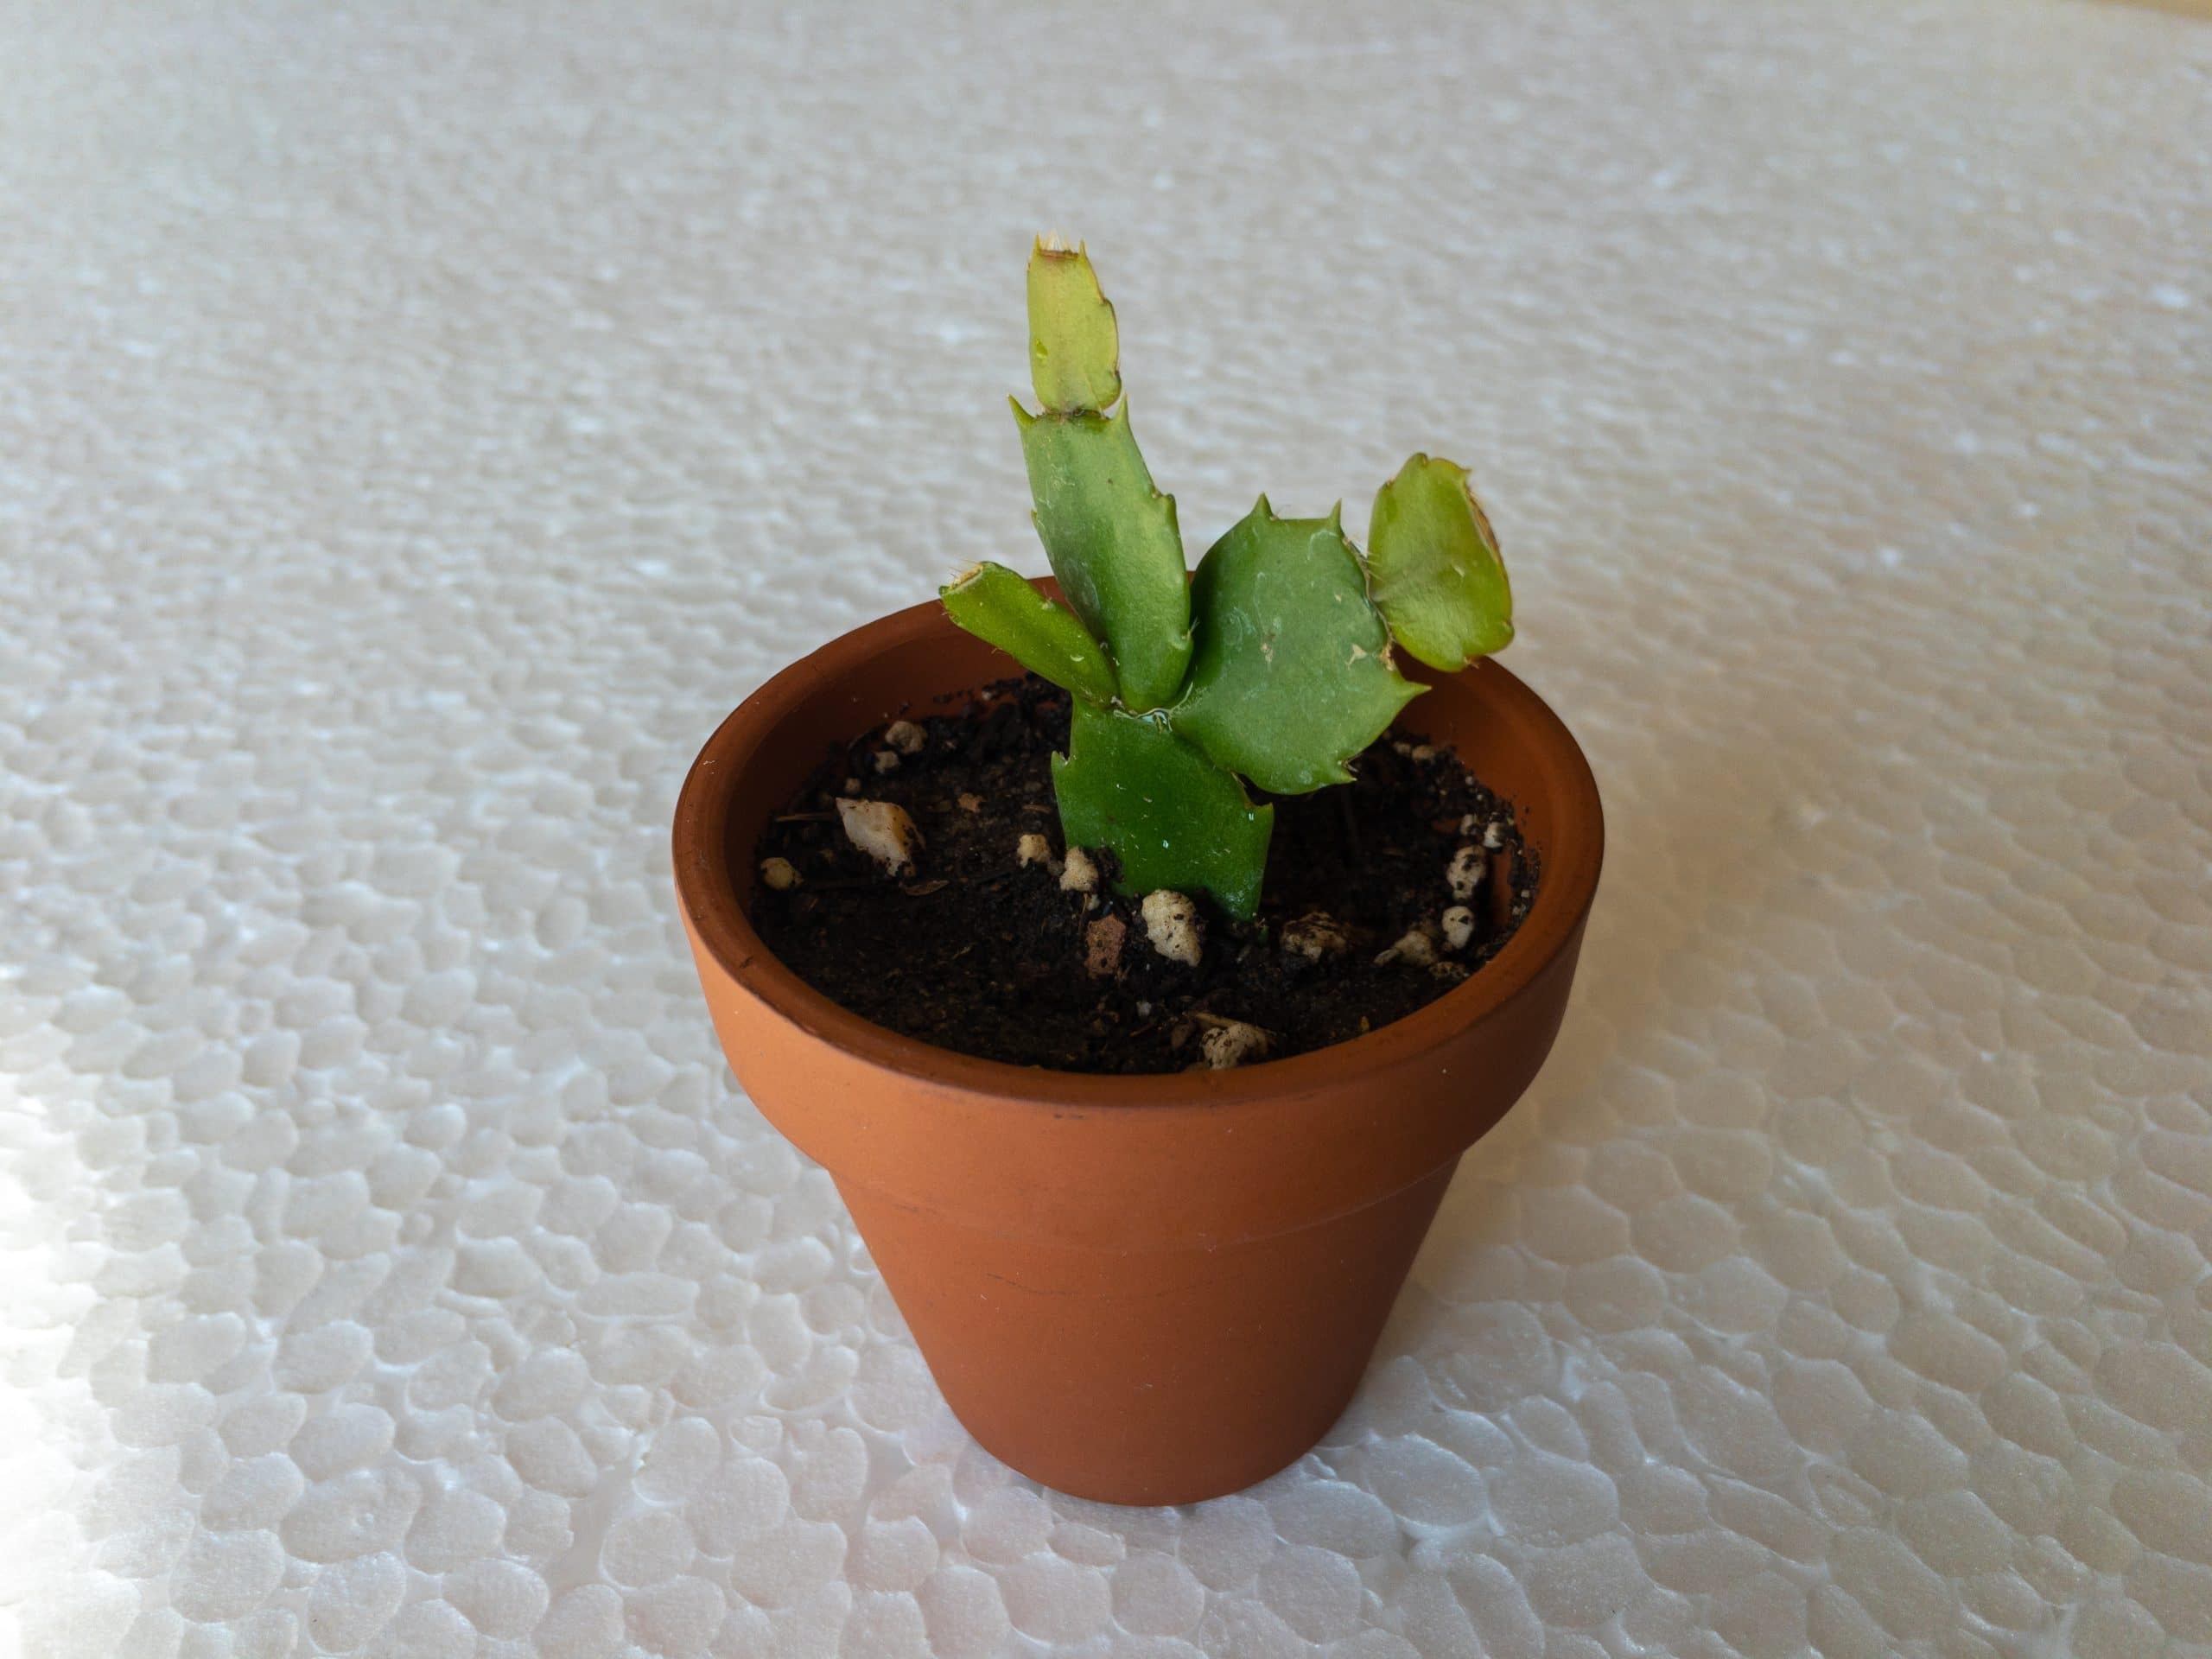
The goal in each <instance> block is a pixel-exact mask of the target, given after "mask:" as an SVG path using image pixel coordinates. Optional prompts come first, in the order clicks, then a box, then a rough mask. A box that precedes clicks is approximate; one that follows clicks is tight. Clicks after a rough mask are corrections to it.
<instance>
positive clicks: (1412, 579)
mask: <svg viewBox="0 0 2212 1659" xmlns="http://www.w3.org/2000/svg"><path fill="white" fill-rule="evenodd" d="M1367 568H1368V569H1369V571H1370V573H1371V574H1372V575H1373V578H1374V593H1375V605H1376V609H1378V610H1380V611H1381V612H1382V613H1383V617H1384V618H1385V619H1386V620H1388V621H1389V624H1390V632H1392V633H1393V634H1395V636H1396V637H1397V640H1398V643H1399V644H1400V645H1403V646H1404V647H1405V648H1406V649H1407V650H1408V651H1409V652H1412V653H1413V654H1414V656H1415V657H1417V658H1420V659H1421V661H1422V662H1424V663H1427V664H1428V665H1429V666H1430V667H1431V668H1440V669H1444V670H1446V671H1452V670H1457V669H1461V668H1464V667H1465V666H1466V665H1467V664H1469V663H1471V662H1472V661H1473V660H1474V659H1475V658H1478V657H1487V656H1489V655H1490V654H1491V652H1494V651H1503V649H1504V648H1505V647H1506V646H1507V645H1510V644H1511V643H1512V639H1513V590H1512V588H1510V587H1509V586H1508V585H1507V583H1506V580H1505V561H1504V560H1503V558H1501V557H1500V556H1499V555H1498V550H1497V536H1496V535H1495V534H1493V533H1492V532H1491V527H1490V520H1489V519H1487V518H1484V516H1483V510H1482V507H1481V505H1479V504H1478V503H1477V501H1476V500H1475V496H1474V492H1473V491H1472V490H1471V489H1469V488H1468V487H1467V473H1466V469H1465V467H1458V466H1454V465H1453V464H1452V462H1450V461H1438V460H1432V459H1430V458H1429V457H1428V456H1427V455H1420V454H1417V455H1415V456H1414V457H1413V458H1412V459H1411V460H1410V461H1407V462H1406V464H1405V465H1404V466H1403V467H1400V468H1399V469H1398V475H1397V476H1396V477H1395V478H1394V479H1392V480H1390V481H1389V483H1388V484H1385V485H1384V486H1383V487H1382V489H1380V490H1379V491H1377V492H1376V496H1375V512H1374V516H1373V517H1372V518H1370V520H1369V521H1368V530H1367Z"/></svg>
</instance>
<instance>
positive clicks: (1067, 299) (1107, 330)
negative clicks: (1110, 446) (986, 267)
mask: <svg viewBox="0 0 2212 1659" xmlns="http://www.w3.org/2000/svg"><path fill="white" fill-rule="evenodd" d="M1121 356H1122V337H1121V331H1120V329H1119V328H1118V327H1116V325H1115V322H1114V308H1113V307H1112V306H1111V305H1109V303H1108V302H1107V300H1106V296H1105V295H1103V294H1102V293H1100V292H1099V289H1098V273H1097V272H1096V271H1095V270H1092V269H1091V268H1090V257H1089V256H1088V255H1087V254H1085V253H1084V251H1083V250H1082V249H1080V248H1077V249H1075V250H1073V251H1070V250H1068V249H1066V248H1060V247H1047V246H1046V245H1045V244H1044V243H1043V242H1041V241H1040V242H1039V243H1038V244H1037V246H1036V249H1035V251H1033V252H1032V253H1031V254H1030V256H1029V378H1030V381H1031V383H1032V384H1033V385H1035V386H1036V388H1037V400H1038V402H1039V403H1041V404H1044V405H1045V407H1046V409H1048V410H1053V411H1055V412H1057V413H1059V414H1068V413H1071V412H1072V411H1073V410H1079V409H1088V410H1102V409H1111V408H1113V406H1114V400H1115V399H1116V397H1120V396H1121V395H1122V370H1121Z"/></svg>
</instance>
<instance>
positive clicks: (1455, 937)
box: [1437, 905, 1475, 950]
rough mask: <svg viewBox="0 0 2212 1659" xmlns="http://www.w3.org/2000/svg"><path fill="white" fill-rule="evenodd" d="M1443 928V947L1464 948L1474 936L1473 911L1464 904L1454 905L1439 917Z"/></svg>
mask: <svg viewBox="0 0 2212 1659" xmlns="http://www.w3.org/2000/svg"><path fill="white" fill-rule="evenodd" d="M1437 919H1438V921H1439V922H1440V924H1441V925H1442V926H1443V929H1444V948H1445V949H1446V950H1465V949H1466V948H1467V942H1468V941H1469V940H1470V939H1471V938H1474V937H1475V912H1473V911H1471V910H1469V909H1468V908H1467V907H1466V906H1465V905H1454V906H1452V908H1451V909H1449V910H1447V911H1446V912H1444V914H1443V915H1442V916H1440V917H1439V918H1437Z"/></svg>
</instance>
